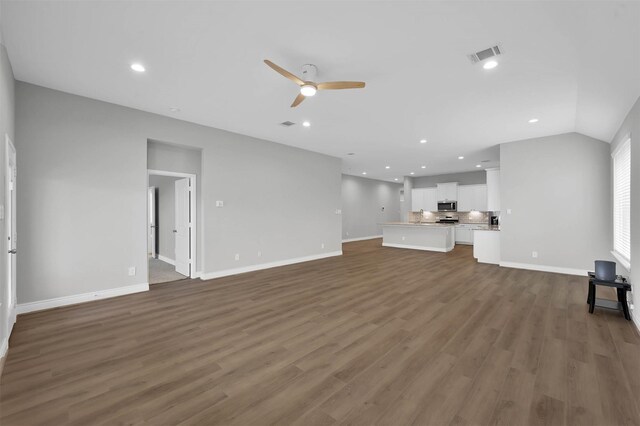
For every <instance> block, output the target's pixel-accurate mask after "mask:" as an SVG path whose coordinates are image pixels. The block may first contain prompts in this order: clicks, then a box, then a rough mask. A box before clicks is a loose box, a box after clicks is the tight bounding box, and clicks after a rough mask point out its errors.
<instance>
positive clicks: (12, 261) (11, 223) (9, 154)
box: [5, 137, 17, 334]
mask: <svg viewBox="0 0 640 426" xmlns="http://www.w3.org/2000/svg"><path fill="white" fill-rule="evenodd" d="M5 152H6V170H7V176H6V188H5V189H6V200H5V222H6V225H5V226H6V233H7V245H6V250H7V303H8V306H7V310H6V313H7V326H8V330H7V332H8V333H9V334H10V333H11V329H12V328H13V324H14V323H15V315H16V311H15V308H16V254H17V245H16V243H17V241H16V239H17V232H16V231H17V229H16V175H17V173H16V149H15V148H14V147H13V144H12V143H11V141H10V140H9V138H8V137H7V138H6V151H5Z"/></svg>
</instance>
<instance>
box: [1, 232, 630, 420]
mask: <svg viewBox="0 0 640 426" xmlns="http://www.w3.org/2000/svg"><path fill="white" fill-rule="evenodd" d="M598 291H600V289H598ZM586 292H587V279H586V278H582V277H576V276H569V275H559V274H551V273H544V272H533V271H524V270H518V269H507V268H499V267H497V266H493V265H482V264H477V263H476V262H475V260H474V259H473V258H472V255H471V248H470V247H457V248H456V249H455V250H454V251H453V252H451V253H448V254H442V253H429V252H420V251H413V250H402V249H393V248H383V247H381V246H380V240H371V241H364V242H356V243H349V244H345V245H344V256H342V257H337V258H330V259H325V260H319V261H315V262H308V263H303V264H298V265H292V266H287V267H281V268H275V269H271V270H266V271H259V272H254V273H248V274H243V275H238V276H234V277H229V278H222V279H217V280H211V281H199V280H191V281H182V282H180V283H166V284H158V285H155V286H152V288H151V291H149V292H147V293H140V294H135V295H130V296H123V297H118V298H114V299H109V300H102V301H96V302H92V303H86V304H82V305H76V306H72V307H66V308H59V309H54V310H49V311H43V312H38V313H32V314H28V315H21V316H20V317H19V319H18V323H17V324H16V326H15V329H14V332H13V335H12V337H11V348H10V350H9V353H8V357H7V360H6V364H5V368H4V372H3V375H2V379H1V382H0V423H1V424H2V425H6V426H8V425H31V424H46V425H63V424H72V425H93V424H140V423H147V424H154V425H156V424H157V425H160V424H177V423H184V424H224V425H227V424H237V425H269V424H278V425H290V424H295V425H330V424H362V425H371V424H382V425H408V424H416V425H447V424H458V425H465V424H474V425H476V424H477V425H485V424H486V425H489V424H503V425H536V424H548V425H562V424H572V425H618V424H620V425H622V424H624V425H628V424H640V414H639V410H640V406H639V405H640V338H639V337H638V334H637V332H636V330H635V328H634V327H633V325H632V324H631V322H628V321H625V320H624V319H623V317H622V315H621V314H619V313H617V312H609V311H604V310H597V311H596V314H594V315H589V314H588V312H587V305H586V303H585V302H586ZM613 296H614V295H613V293H611V294H610V295H609V297H613ZM599 297H600V294H599Z"/></svg>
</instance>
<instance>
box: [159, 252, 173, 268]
mask: <svg viewBox="0 0 640 426" xmlns="http://www.w3.org/2000/svg"><path fill="white" fill-rule="evenodd" d="M158 260H162V261H163V262H165V263H168V264H169V265H173V266H175V265H176V261H175V260H173V259H169V258H168V257H166V256H163V255H161V254H159V255H158Z"/></svg>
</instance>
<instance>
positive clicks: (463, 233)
mask: <svg viewBox="0 0 640 426" xmlns="http://www.w3.org/2000/svg"><path fill="white" fill-rule="evenodd" d="M456 244H473V230H472V229H469V228H467V227H465V226H464V225H456Z"/></svg>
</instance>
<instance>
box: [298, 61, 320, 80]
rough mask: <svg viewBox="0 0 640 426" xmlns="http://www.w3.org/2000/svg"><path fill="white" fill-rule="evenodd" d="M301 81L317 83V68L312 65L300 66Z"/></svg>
mask: <svg viewBox="0 0 640 426" xmlns="http://www.w3.org/2000/svg"><path fill="white" fill-rule="evenodd" d="M301 77H302V80H304V81H312V82H315V81H318V80H317V78H318V67H316V66H315V65H313V64H304V65H303V66H302V76H301Z"/></svg>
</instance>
